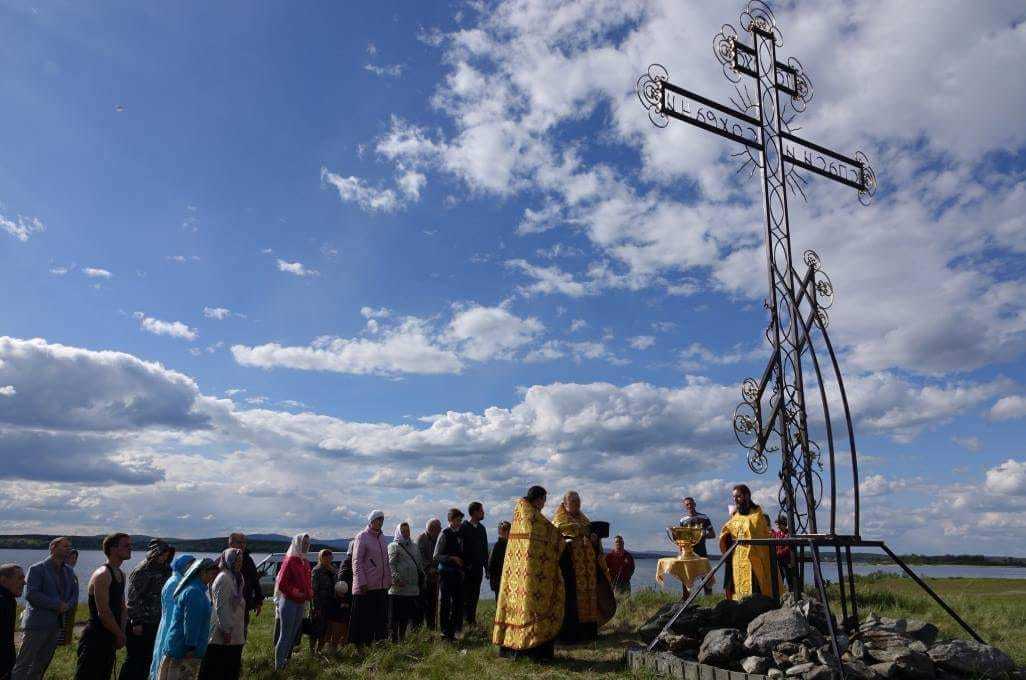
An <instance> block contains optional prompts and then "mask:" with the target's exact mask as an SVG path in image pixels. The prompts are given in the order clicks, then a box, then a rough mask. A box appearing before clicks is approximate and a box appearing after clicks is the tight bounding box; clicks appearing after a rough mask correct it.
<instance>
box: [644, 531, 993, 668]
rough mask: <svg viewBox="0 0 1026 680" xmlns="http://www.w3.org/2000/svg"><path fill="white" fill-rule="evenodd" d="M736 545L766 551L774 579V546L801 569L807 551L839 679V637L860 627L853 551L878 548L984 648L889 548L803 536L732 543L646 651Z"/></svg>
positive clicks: (856, 538) (832, 537) (848, 538)
mask: <svg viewBox="0 0 1026 680" xmlns="http://www.w3.org/2000/svg"><path fill="white" fill-rule="evenodd" d="M739 545H748V546H765V547H768V548H769V554H770V569H771V570H772V571H773V574H774V575H775V574H776V573H777V559H776V555H777V553H776V550H775V548H776V547H777V546H781V545H786V546H788V547H790V548H792V554H793V552H794V549H798V551H799V552H800V553H801V555H802V557H803V559H802V561H801V564H802V565H804V553H805V551H806V550H807V551H808V553H809V557H810V560H809V561H810V563H811V566H812V577H813V580H814V582H815V584H816V590H817V591H818V593H819V601H820V602H822V603H823V608H824V609H825V610H826V620H827V628H828V631H829V633H830V646H831V648H832V650H833V652H834V658H835V659H837V662H838V664H839V667H838V668H836V669H834V670H835V671H836V672H838V673H839V674H840V677H841V678H842V679H843V678H844V677H845V674H844V664H843V663H841V654H842V653H843V652H844V650H843V649H841V647H840V644H839V641H838V638H839V637H840V635H841V634H842V633H845V634H848V633H852V632H854V631H855V630H857V629H858V625H859V609H858V594H857V593H856V589H855V573H854V570H853V569H852V556H851V550H852V548H878V549H880V550H882V551H883V552H884V553H886V554H887V556H888V557H890V558H891V560H893V561H894V563H895V564H897V565H898V566H899V567H901V569H902V571H904V572H905V573H906V574H907V575H908V576H909V578H911V579H912V580H913V581H915V583H916V585H918V586H919V587H920V588H922V589H923V590H925V591H926V593H927V594H928V595H929V596H930V597H931V598H933V601H934V602H936V603H937V604H938V605H940V607H941V609H943V610H944V611H945V612H947V613H948V615H949V616H950V617H951V618H952V619H954V620H955V621H956V622H957V623H958V625H960V626H961V627H962V628H963V629H965V631H966V632H967V633H969V635H971V636H972V638H973V639H974V640H976V641H977V642H979V643H981V644H986V643H985V642H984V640H983V638H981V637H980V636H979V635H978V634H977V633H976V631H975V630H973V628H972V627H971V626H970V625H969V624H968V623H966V622H965V621H964V620H963V619H962V617H960V616H959V615H958V613H957V612H955V610H954V609H952V608H951V607H950V606H949V605H948V603H947V602H945V601H944V599H943V598H942V597H941V596H940V595H938V594H937V592H936V591H934V589H933V588H931V587H930V585H929V584H928V583H926V581H924V580H923V579H922V578H920V577H919V575H918V574H916V573H915V572H914V571H912V569H911V568H910V567H909V566H908V565H907V564H905V562H904V561H903V560H902V559H901V558H900V557H898V556H897V555H895V554H894V552H893V551H892V550H891V549H890V548H888V547H887V544H886V543H884V542H883V541H875V540H866V539H863V538H861V537H859V536H845V535H836V534H804V535H799V536H792V537H788V538H750V539H739V540H737V541H736V542H735V543H733V544H732V545H731V546H730V547H729V548H728V549H727V551H726V552H724V553H723V555H722V556H721V557H720V559H719V561H718V562H717V563H716V566H714V567H713V568H712V570H710V571H709V573H708V574H706V575H705V576H704V577H703V578H702V582H701V583H699V584H698V585H693V586H692V588H691V592H690V593H689V594H688V597H687V598H686V599H685V600H684V604H683V605H682V606H681V608H680V609H679V610H677V613H675V614H674V615H673V616H672V617H670V620H669V621H667V622H666V625H665V626H663V629H662V630H661V631H660V632H659V635H657V636H656V637H655V639H653V640H652V642H651V643H650V644H649V646H648V650H649V651H652V650H653V649H654V648H655V646H656V644H657V643H658V642H659V640H660V639H661V638H662V636H663V634H664V633H666V631H668V630H670V628H672V627H673V624H674V623H675V622H676V621H677V619H678V618H679V617H680V615H681V614H682V613H683V612H684V610H686V609H687V608H688V607H690V606H691V605H692V603H693V602H694V601H695V599H696V598H697V597H698V596H699V595H700V594H701V593H702V591H703V590H704V589H705V586H706V585H707V584H709V583H711V582H712V579H713V577H714V576H715V575H716V572H718V571H719V570H720V569H722V568H723V565H724V564H726V563H727V560H729V559H730V558H731V557H732V556H733V554H734V550H736V549H737V547H738V546H739ZM828 548H829V549H832V550H833V551H834V555H835V559H836V560H837V584H838V587H839V588H840V592H841V597H840V600H841V625H840V629H838V627H836V626H835V625H834V616H833V611H832V610H831V607H830V600H829V599H828V598H827V590H826V588H827V583H826V579H825V578H824V577H823V565H822V556H821V551H823V550H824V549H828ZM842 555H843V559H842ZM797 581H798V582H799V583H801V582H802V579H801V578H799V579H797ZM771 595H772V597H773V599H774V600H776V601H777V602H779V601H780V592H779V591H778V587H777V579H776V578H773V592H772V593H771Z"/></svg>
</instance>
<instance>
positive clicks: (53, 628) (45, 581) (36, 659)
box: [11, 536, 78, 680]
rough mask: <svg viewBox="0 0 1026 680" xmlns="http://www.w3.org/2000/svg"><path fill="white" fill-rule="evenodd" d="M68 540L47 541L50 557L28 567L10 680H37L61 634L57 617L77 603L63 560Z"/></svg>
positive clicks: (75, 588)
mask: <svg viewBox="0 0 1026 680" xmlns="http://www.w3.org/2000/svg"><path fill="white" fill-rule="evenodd" d="M70 550H71V540H70V539H68V538H65V537H63V536H61V537H58V538H55V539H53V540H52V541H50V556H49V557H47V558H46V559H45V560H43V561H42V562H37V563H36V564H33V565H32V566H31V567H29V570H28V579H27V580H28V594H27V595H26V596H25V600H26V602H27V604H26V606H25V613H24V615H23V618H22V628H23V629H24V630H25V637H24V638H22V642H21V651H19V652H18V660H17V661H16V662H15V664H14V668H13V669H11V680H41V679H42V678H43V676H44V675H46V669H48V668H49V667H50V662H51V661H52V660H53V652H54V650H55V649H57V638H58V637H59V636H60V633H61V616H62V615H63V614H64V613H65V612H66V611H68V610H69V609H71V608H72V607H76V606H78V581H76V580H75V574H74V573H73V572H72V571H71V567H69V566H68V565H66V564H65V563H64V558H65V557H67V555H68V552H69V551H70Z"/></svg>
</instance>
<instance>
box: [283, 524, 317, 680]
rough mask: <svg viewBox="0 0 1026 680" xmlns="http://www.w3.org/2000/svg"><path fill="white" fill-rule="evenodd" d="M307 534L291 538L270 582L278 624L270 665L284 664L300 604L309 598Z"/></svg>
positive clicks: (299, 622)
mask: <svg viewBox="0 0 1026 680" xmlns="http://www.w3.org/2000/svg"><path fill="white" fill-rule="evenodd" d="M309 551H310V536H309V534H297V535H296V537H295V538H293V539H292V545H290V546H289V551H288V552H287V553H285V559H284V560H283V561H282V563H281V567H280V568H279V569H278V577H277V578H276V579H275V582H274V603H275V606H276V607H277V614H278V625H277V626H276V627H275V633H276V635H275V638H274V667H275V669H277V670H279V671H280V670H282V669H283V668H285V664H287V663H288V661H289V657H290V656H291V655H292V648H293V647H294V646H295V644H296V641H297V640H298V639H299V631H300V629H301V627H302V624H303V608H304V607H305V606H306V603H307V602H309V601H310V600H312V599H313V581H312V579H311V578H310V561H309V560H308V559H307V557H306V553H307V552H309Z"/></svg>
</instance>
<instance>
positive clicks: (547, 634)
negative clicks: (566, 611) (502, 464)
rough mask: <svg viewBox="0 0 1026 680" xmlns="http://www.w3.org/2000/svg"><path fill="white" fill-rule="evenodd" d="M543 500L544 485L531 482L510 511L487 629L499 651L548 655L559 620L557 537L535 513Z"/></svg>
mask: <svg viewBox="0 0 1026 680" xmlns="http://www.w3.org/2000/svg"><path fill="white" fill-rule="evenodd" d="M546 499H547V494H546V492H545V489H544V488H542V487H540V486H532V487H531V488H530V489H528V491H527V495H526V496H524V497H523V498H521V499H520V500H518V501H517V505H516V508H515V509H514V511H513V527H512V529H511V530H510V533H509V542H508V543H507V544H506V560H505V562H504V563H503V565H502V578H501V579H500V583H499V595H498V597H497V598H496V603H495V626H494V628H493V629H492V642H493V643H494V644H496V645H498V646H499V654H500V656H508V657H516V656H525V657H529V658H533V659H551V658H552V651H553V650H552V648H553V642H554V641H555V639H556V636H558V635H559V629H560V627H561V626H562V624H563V601H564V599H565V591H564V587H563V578H562V576H561V575H560V573H559V555H560V553H561V552H562V550H563V537H562V535H561V534H560V533H559V530H558V529H557V528H556V527H555V526H554V525H553V524H552V522H550V521H549V520H548V519H547V518H546V517H545V515H543V514H542V512H541V511H542V508H544V507H545V501H546Z"/></svg>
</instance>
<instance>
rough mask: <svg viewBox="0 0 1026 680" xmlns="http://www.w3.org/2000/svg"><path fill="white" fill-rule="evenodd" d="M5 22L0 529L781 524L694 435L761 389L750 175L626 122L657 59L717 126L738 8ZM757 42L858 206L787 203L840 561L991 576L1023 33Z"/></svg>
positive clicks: (1019, 292)
mask: <svg viewBox="0 0 1026 680" xmlns="http://www.w3.org/2000/svg"><path fill="white" fill-rule="evenodd" d="M0 5H2V6H0V14H2V19H3V21H2V24H0V25H2V26H4V28H3V29H0V30H2V31H3V40H2V41H0V45H2V46H0V75H2V78H3V82H4V83H6V93H5V94H6V102H7V105H6V106H5V107H3V108H2V109H0V142H2V148H3V149H4V153H3V155H2V158H3V162H2V163H0V217H2V221H0V229H2V231H0V263H2V272H3V273H2V276H3V277H4V286H5V289H6V290H7V291H8V295H7V296H6V298H5V300H6V304H5V305H4V309H3V313H2V320H3V328H2V329H0V335H3V336H6V337H5V338H4V339H3V340H2V341H0V360H2V362H3V363H2V364H0V393H2V395H0V428H2V430H3V432H4V436H3V437H2V438H0V452H2V457H3V459H4V461H5V465H6V466H7V474H6V475H5V477H6V479H5V480H2V481H0V507H3V509H4V513H3V519H2V520H0V530H2V531H6V532H22V531H67V532H72V531H102V530H105V529H107V528H114V527H115V526H116V527H117V528H124V529H128V530H132V531H140V532H143V531H145V532H153V533H163V534H170V535H179V536H183V535H184V536H200V535H204V536H205V535H213V534H217V533H224V532H225V531H227V530H230V529H233V528H236V527H242V528H243V529H247V530H249V531H282V532H289V531H293V530H312V531H314V532H315V533H317V534H319V535H323V536H336V535H347V534H349V533H350V532H352V531H353V530H355V529H358V527H359V525H360V524H361V523H362V518H363V517H365V516H366V514H367V512H369V510H371V509H372V508H374V507H379V506H380V507H383V508H384V509H385V510H386V512H387V513H389V515H390V516H391V517H392V518H397V519H399V518H402V519H406V518H409V519H411V520H413V521H415V522H416V523H417V524H418V525H419V524H421V523H423V521H424V520H426V519H427V518H428V517H430V516H433V515H441V514H442V513H444V511H445V509H446V508H448V507H450V506H451V505H453V504H458V505H461V506H462V505H465V504H466V503H467V502H468V501H470V500H473V499H481V500H483V501H485V503H486V505H487V507H488V508H489V509H490V514H491V515H492V519H494V520H495V521H498V519H499V518H500V516H504V515H505V514H508V512H509V509H510V507H511V505H510V502H511V500H512V499H513V498H514V497H516V496H518V495H520V494H521V493H523V490H524V489H525V488H526V486H527V485H529V484H533V483H542V484H544V485H546V486H547V487H548V488H549V490H550V493H551V494H552V497H553V499H555V497H556V496H557V495H558V494H561V493H562V492H563V491H565V490H567V489H570V488H574V489H578V490H580V491H581V493H582V496H583V497H584V503H585V509H586V511H588V512H589V514H590V515H591V516H592V517H593V518H606V519H610V520H611V521H613V523H614V525H615V527H616V528H617V529H618V530H619V531H621V532H622V533H624V534H625V535H626V536H627V538H628V542H629V543H630V544H633V545H636V546H641V547H657V546H660V545H661V544H662V542H663V540H664V539H662V538H661V534H662V527H663V526H665V525H666V524H667V523H669V522H671V521H672V518H673V517H674V516H675V515H676V512H677V511H676V505H677V499H678V498H679V497H680V496H681V495H683V494H685V493H690V494H691V495H695V496H696V497H698V498H699V499H700V506H703V507H705V508H706V510H707V511H709V512H710V514H711V515H713V520H714V522H717V523H718V522H720V521H722V520H723V519H725V506H726V504H727V502H728V501H729V499H728V489H729V486H730V485H731V484H732V483H734V482H737V481H745V482H749V483H751V484H753V485H754V486H755V488H756V492H757V496H758V499H762V500H764V502H765V504H766V506H767V508H768V509H769V510H770V511H772V512H775V511H776V503H775V502H774V500H773V499H775V497H776V488H775V483H774V482H775V478H774V474H773V471H774V470H775V469H776V468H777V466H778V464H779V463H778V460H777V459H775V458H772V459H771V472H770V473H769V474H767V475H763V476H761V477H759V476H755V475H753V474H752V473H750V472H749V471H748V470H747V469H746V467H745V464H744V456H743V451H742V450H741V449H740V448H739V447H738V446H737V444H736V443H735V442H734V439H733V435H732V433H731V431H730V414H731V412H732V409H733V407H734V405H735V403H736V402H737V401H738V400H739V398H740V392H739V385H740V381H741V380H742V379H743V378H744V377H745V376H748V375H756V376H757V375H759V374H761V371H762V368H763V366H764V364H765V361H766V356H767V349H766V347H765V346H764V345H763V344H760V339H761V333H762V329H763V327H764V325H765V322H766V317H765V312H764V311H763V310H762V304H761V301H762V298H763V297H764V296H765V291H764V286H765V264H764V262H765V261H764V255H763V252H764V245H763V242H762V237H763V236H762V229H763V227H762V212H761V202H760V201H761V195H760V193H759V186H758V181H757V180H758V178H757V177H756V180H753V181H747V180H746V179H745V177H744V176H739V175H736V174H735V173H734V170H735V169H736V167H737V162H736V159H734V158H731V156H730V153H731V152H733V151H734V150H735V149H733V148H731V147H730V144H729V142H726V141H724V140H721V139H719V138H716V137H713V136H711V135H708V134H704V133H702V132H701V131H699V130H697V129H696V128H693V127H690V126H687V125H684V124H683V123H679V122H676V123H673V124H671V125H670V126H669V127H668V128H667V129H665V130H659V129H656V128H654V127H653V126H652V125H651V124H650V123H649V121H648V117H647V115H646V112H645V111H644V109H643V108H642V107H641V106H640V105H639V104H638V102H637V99H636V97H635V95H634V92H633V87H634V83H635V81H636V79H637V77H638V76H639V75H640V74H641V73H643V72H644V70H645V69H646V68H647V67H648V65H649V64H650V63H652V62H660V63H662V64H664V65H665V66H666V67H667V69H668V70H669V73H670V78H671V80H672V81H673V82H675V83H678V84H680V85H682V86H684V87H687V88H690V89H694V90H697V91H699V92H703V93H707V94H708V95H709V96H711V97H714V98H716V99H719V100H720V101H726V100H727V99H728V97H729V96H730V94H731V93H732V90H731V87H730V83H728V82H727V81H726V80H725V79H724V78H723V76H722V73H721V71H720V68H719V64H718V63H717V62H716V60H715V58H714V56H713V54H712V51H711V49H710V48H709V45H710V44H711V42H712V36H713V35H714V34H715V33H716V32H717V31H718V30H719V28H720V26H721V24H723V23H725V22H734V23H736V19H737V13H738V11H739V10H740V9H741V5H740V4H736V6H734V5H730V6H727V5H722V6H718V7H712V6H709V7H705V6H701V5H698V4H695V3H678V2H669V1H667V2H655V1H653V2H644V3H634V2H627V3H624V2H609V3H603V2H597V3H595V2H589V3H583V2H582V3H574V2H565V3H549V2H541V1H538V0H517V1H516V2H508V3H507V2H503V3H495V4H488V5H485V4H478V3H476V2H470V3H453V4H443V3H388V2H383V3H367V4H363V3H360V4H355V3H346V4H338V3H311V4H307V5H304V6H302V7H286V6H284V5H281V6H278V7H259V8H258V7H254V6H252V5H250V4H247V3H236V4H228V5H225V4H221V5H218V6H213V7H207V6H202V5H199V4H195V5H190V6H184V7H174V8H171V7H165V6H162V5H155V4H154V5H149V6H140V5H137V4H124V5H121V6H117V5H107V6H100V7H97V6H84V5H78V4H74V3H46V2H31V3H6V2H5V3H0ZM775 11H776V12H777V18H778V21H779V22H780V26H781V31H782V34H783V39H784V45H783V47H782V48H780V53H781V55H782V56H785V57H786V56H795V57H798V58H800V59H801V60H802V63H803V64H804V66H805V69H806V70H807V71H808V72H809V74H810V76H811V78H812V81H813V84H814V86H815V88H816V94H815V98H814V99H813V101H812V103H811V104H810V106H809V110H808V111H807V112H806V113H805V114H804V115H803V116H802V117H801V118H800V119H799V121H800V122H799V123H798V124H799V125H801V126H802V131H801V133H800V134H802V135H805V136H806V137H808V138H810V139H813V140H814V141H817V142H820V143H823V144H825V145H827V146H830V147H832V148H836V149H838V150H840V151H842V152H844V153H849V154H852V153H854V152H855V151H856V150H859V149H861V150H864V151H865V152H866V153H867V154H868V155H869V157H870V158H871V159H872V162H873V164H874V167H875V169H876V173H877V176H878V178H879V180H880V184H881V189H880V192H879V193H878V195H877V197H876V201H875V202H874V204H873V205H872V206H871V207H868V208H864V207H862V206H861V205H859V203H858V200H857V198H856V197H855V196H854V194H853V193H852V192H850V191H848V190H845V189H843V188H841V187H834V186H830V183H829V182H827V181H826V180H823V179H820V178H816V179H813V180H812V181H811V191H810V199H809V202H808V203H805V204H802V203H798V202H797V201H795V202H792V206H791V208H792V229H793V232H794V240H795V245H794V247H795V250H796V251H797V252H801V251H802V250H804V249H805V248H810V247H811V248H815V249H816V250H817V251H818V252H819V253H820V255H821V257H822V260H823V264H824V269H825V270H826V272H828V273H829V275H830V277H831V279H832V281H833V283H834V285H835V287H836V289H837V302H836V304H835V306H834V307H833V309H831V311H830V318H831V327H830V330H831V338H832V340H833V341H834V343H835V344H836V345H838V346H839V348H840V351H841V360H842V365H843V366H844V370H845V376H846V380H847V383H848V388H849V391H850V395H851V398H852V401H853V407H854V410H855V414H856V428H857V430H856V432H857V435H858V442H859V450H860V454H861V456H862V460H863V465H862V482H863V490H864V496H865V500H864V506H863V507H864V517H865V521H864V530H863V533H864V534H865V535H867V536H874V537H877V536H879V537H885V538H887V539H889V540H891V541H892V542H893V543H894V544H895V545H896V546H897V547H898V548H899V549H902V550H909V551H910V550H919V551H924V552H940V551H954V552H986V553H1000V554H1007V553H1010V552H1011V553H1015V552H1016V549H1014V545H1023V544H1024V543H1023V542H1022V541H1023V540H1024V539H1026V524H1023V523H1022V522H1021V521H1020V520H1016V519H1014V517H1018V516H1020V515H1021V512H1020V511H1021V510H1023V509H1026V454H1024V452H1023V450H1022V444H1021V441H1022V433H1023V424H1024V418H1026V396H1024V395H1026V389H1024V388H1023V381H1024V380H1026V375H1024V362H1023V350H1024V347H1026V307H1024V303H1023V300H1024V299H1026V297H1024V295H1023V293H1024V292H1026V291H1024V288H1026V272H1024V268H1023V265H1022V256H1023V253H1024V251H1026V245H1024V244H1026V221H1024V218H1023V215H1024V214H1026V184H1024V179H1023V178H1024V170H1026V154H1024V144H1026V132H1024V131H1023V130H1024V126H1023V125H1022V122H1023V121H1022V113H1021V111H1022V110H1023V105H1024V104H1026V85H1024V84H1023V83H1021V82H1017V81H1016V80H1015V79H1010V78H1008V77H1007V73H1009V72H1012V71H1013V70H1014V69H1017V68H1019V67H1021V64H1022V63H1023V60H1024V59H1026V25H1024V23H1023V19H1024V18H1026V15H1024V13H1023V11H1022V8H1021V6H1017V5H1016V4H1015V3H990V4H988V5H987V6H986V7H974V8H951V7H948V9H947V10H946V11H944V12H936V11H932V12H931V11H928V10H927V11H919V12H915V11H913V10H912V9H911V8H908V7H905V6H904V5H902V4H900V3H896V4H895V5H894V6H893V7H891V8H890V9H889V10H887V11H881V10H880V9H879V8H877V7H876V6H875V5H872V4H868V3H849V4H846V5H845V6H843V7H842V6H839V5H835V4H826V3H799V4H797V5H795V4H794V3H778V4H777V5H776V6H775ZM899 36H900V39H898V37H899ZM982 103H985V105H984V104H982ZM969 121H971V124H968V123H969ZM846 485H847V479H845V478H842V479H841V486H842V487H845V486H846ZM553 502H555V501H553ZM838 507H839V510H841V511H842V512H841V514H842V515H843V516H846V515H847V513H848V511H849V510H850V499H848V498H846V497H842V499H841V501H840V502H839V506H838ZM1009 512H1011V513H1012V515H1011V516H1010V515H1007V514H1005V513H1009ZM1012 539H1015V540H1012ZM1016 540H1017V541H1018V542H1017V543H1016V542H1015V541H1016ZM1010 541H1011V542H1010ZM1018 552H1020V553H1021V550H1019V551H1018Z"/></svg>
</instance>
